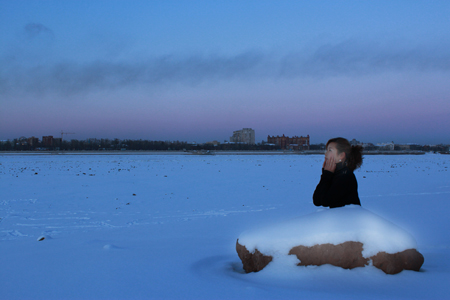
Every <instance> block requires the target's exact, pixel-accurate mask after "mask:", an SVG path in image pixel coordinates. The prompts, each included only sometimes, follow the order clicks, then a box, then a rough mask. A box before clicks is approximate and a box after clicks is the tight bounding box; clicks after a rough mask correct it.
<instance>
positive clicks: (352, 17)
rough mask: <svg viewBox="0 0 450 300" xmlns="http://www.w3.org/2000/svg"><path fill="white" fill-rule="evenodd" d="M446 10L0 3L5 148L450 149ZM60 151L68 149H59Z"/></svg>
mask: <svg viewBox="0 0 450 300" xmlns="http://www.w3.org/2000/svg"><path fill="white" fill-rule="evenodd" d="M449 15H450V2H449V1H444V0H442V1H439V0H437V1H421V0H418V1H406V0H392V1H385V0H380V1H356V0H354V1H353V0H348V1H331V0H328V1H326V0H323V1H321V0H318V1H284V0H280V1H264V0H261V1H195V0H193V1H181V0H180V1H171V0H167V1H143V0H142V1H140V0H136V1H131V2H130V1H95V0H90V1H82V0H80V1H74V0H67V1H52V0H49V1H31V0H24V1H6V0H0V28H1V30H0V65H1V68H0V140H7V139H14V138H18V137H20V136H27V137H31V136H36V137H42V136H46V135H53V136H58V135H59V134H60V132H61V130H63V131H65V132H74V133H76V134H74V135H70V137H67V138H68V139H72V138H73V139H80V140H82V139H87V138H109V139H114V138H119V139H147V140H173V141H175V140H180V141H181V140H183V141H196V142H199V143H202V142H207V141H212V140H217V141H219V142H223V141H224V140H229V138H230V136H231V135H232V133H233V131H235V130H240V129H242V128H247V127H251V128H253V129H254V130H255V134H256V142H257V143H258V142H261V141H262V140H265V139H267V136H268V135H270V136H272V135H282V134H285V135H287V136H295V135H310V137H311V143H312V144H315V143H321V142H326V141H327V140H328V139H329V138H332V137H336V136H343V137H345V138H348V139H353V138H354V139H357V140H359V141H362V142H372V143H381V142H390V141H394V142H395V143H417V144H439V143H444V144H448V143H450V120H449V116H450V99H449V98H450V85H449V84H448V82H450V63H449V62H450V52H449V51H448V49H449V48H450V47H449V46H450V34H449V32H448V28H450V19H449V18H448V16H449ZM65 138H66V137H65Z"/></svg>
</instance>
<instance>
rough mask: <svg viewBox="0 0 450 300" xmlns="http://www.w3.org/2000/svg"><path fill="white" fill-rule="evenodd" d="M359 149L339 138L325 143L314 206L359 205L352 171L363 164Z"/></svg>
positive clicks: (356, 186)
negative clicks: (323, 158)
mask: <svg viewBox="0 0 450 300" xmlns="http://www.w3.org/2000/svg"><path fill="white" fill-rule="evenodd" d="M362 149H363V148H362V147H361V146H352V145H350V143H349V141H348V140H347V139H345V138H341V137H338V138H334V139H331V140H329V141H328V142H327V145H326V150H325V161H324V162H323V167H322V176H321V178H320V182H319V184H318V185H317V187H316V190H315V191H314V194H313V202H314V205H316V206H324V207H329V208H335V207H342V206H345V205H349V204H356V205H361V201H360V200H359V196H358V182H357V181H356V177H355V174H353V171H354V170H356V169H357V168H359V167H360V166H361V165H362V160H363V158H362Z"/></svg>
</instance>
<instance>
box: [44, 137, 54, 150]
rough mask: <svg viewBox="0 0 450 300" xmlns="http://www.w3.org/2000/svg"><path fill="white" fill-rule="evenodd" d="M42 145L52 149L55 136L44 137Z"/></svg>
mask: <svg viewBox="0 0 450 300" xmlns="http://www.w3.org/2000/svg"><path fill="white" fill-rule="evenodd" d="M42 145H43V146H44V147H52V146H53V136H52V135H48V136H43V137H42Z"/></svg>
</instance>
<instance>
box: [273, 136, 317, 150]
mask: <svg viewBox="0 0 450 300" xmlns="http://www.w3.org/2000/svg"><path fill="white" fill-rule="evenodd" d="M267 143H269V144H275V145H278V146H280V147H281V149H290V150H309V134H308V135H307V136H294V137H288V136H285V135H284V134H283V136H278V135H277V136H270V135H269V136H267Z"/></svg>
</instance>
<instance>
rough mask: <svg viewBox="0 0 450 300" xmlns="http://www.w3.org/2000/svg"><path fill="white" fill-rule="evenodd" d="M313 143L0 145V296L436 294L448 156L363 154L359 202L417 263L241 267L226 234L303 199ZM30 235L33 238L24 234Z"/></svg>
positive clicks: (443, 279)
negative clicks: (408, 242) (205, 151)
mask: <svg viewBox="0 0 450 300" xmlns="http://www.w3.org/2000/svg"><path fill="white" fill-rule="evenodd" d="M322 162H323V157H322V156H320V155H317V156H294V155H289V156H276V155H274V156H270V155H261V156H258V155H252V156H249V155H246V156H239V155H230V156H222V155H221V156H193V155H191V156H190V155H164V156H159V155H148V156H143V155H136V156H133V155H123V156H121V155H106V156H102V155H94V156H84V155H39V156H31V155H1V156H0V190H1V194H0V251H1V256H0V257H1V258H0V259H1V260H0V264H1V265H2V272H0V290H1V293H0V299H280V298H285V299H286V298H295V299H296V298H307V299H324V298H326V299H380V298H387V299H424V298H426V299H445V298H447V297H448V294H449V292H450V287H449V286H448V284H447V282H448V279H449V275H450V263H449V261H450V233H449V231H448V228H450V226H449V225H450V224H449V223H450V221H449V218H448V214H449V212H450V202H449V194H450V176H449V173H448V168H447V167H448V165H449V163H450V162H449V156H443V155H423V156H367V157H365V159H364V164H363V167H362V169H360V170H358V171H357V172H356V173H355V174H356V177H357V179H358V183H359V194H360V198H361V202H362V205H363V207H364V208H366V209H368V210H370V211H373V212H375V213H376V214H378V215H380V216H382V217H383V218H385V219H387V220H389V221H391V222H393V223H394V224H396V225H399V226H400V227H401V228H403V229H405V230H407V231H408V232H409V233H411V234H412V235H413V236H414V238H415V239H416V241H417V244H418V250H419V251H420V252H421V253H422V254H423V255H424V257H425V263H424V265H423V271H422V272H412V271H404V272H402V273H400V274H397V275H393V276H392V275H386V274H384V273H383V272H382V271H381V270H378V269H376V268H373V267H369V268H360V269H359V268H358V269H354V270H343V269H340V268H336V267H331V266H321V267H305V268H300V267H295V264H293V263H292V262H293V261H290V260H293V259H295V257H294V256H292V257H291V258H287V259H286V261H284V262H280V263H279V264H273V265H271V264H269V265H268V266H267V267H266V268H265V269H264V270H263V271H261V272H259V273H253V274H244V272H243V271H242V265H241V263H240V260H239V258H238V256H237V254H236V252H235V248H234V247H235V242H236V239H237V238H238V237H239V235H240V234H241V233H242V232H244V231H246V230H251V229H252V228H260V227H263V226H267V225H269V224H277V223H279V222H281V221H285V220H289V219H292V218H295V217H298V216H302V215H306V214H309V213H312V212H314V211H316V207H314V205H313V204H312V199H311V198H312V193H313V191H314V188H315V186H316V184H317V183H318V181H319V179H320V173H321V170H320V168H321V166H322ZM41 237H44V238H45V239H44V240H42V241H38V239H40V238H41Z"/></svg>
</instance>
